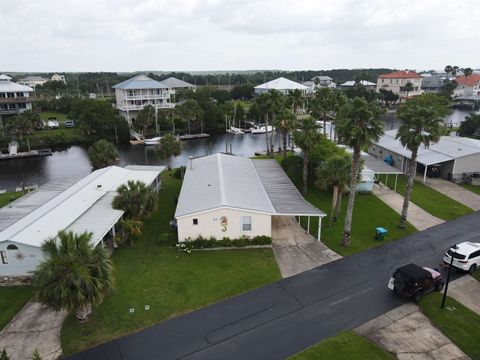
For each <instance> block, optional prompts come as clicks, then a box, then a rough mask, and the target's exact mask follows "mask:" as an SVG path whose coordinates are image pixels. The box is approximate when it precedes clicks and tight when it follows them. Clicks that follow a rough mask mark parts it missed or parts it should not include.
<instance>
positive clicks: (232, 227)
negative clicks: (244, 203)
mask: <svg viewBox="0 0 480 360" xmlns="http://www.w3.org/2000/svg"><path fill="white" fill-rule="evenodd" d="M223 216H225V217H226V218H227V222H228V224H227V226H226V230H225V231H222V229H223V227H222V225H221V220H220V218H221V217H223ZM242 216H251V218H252V230H251V231H242ZM193 219H198V225H193ZM177 226H178V241H180V242H183V241H185V240H187V239H188V238H191V239H196V238H197V237H199V236H202V237H204V238H207V239H208V238H210V237H214V238H216V239H217V240H221V239H222V238H224V237H228V238H230V239H238V238H240V237H242V236H249V237H254V236H258V235H266V236H272V220H271V215H270V214H262V213H254V212H249V211H245V210H236V209H225V208H222V209H216V210H212V211H208V212H204V213H200V214H196V215H190V216H186V217H181V218H178V219H177Z"/></svg>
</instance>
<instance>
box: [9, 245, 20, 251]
mask: <svg viewBox="0 0 480 360" xmlns="http://www.w3.org/2000/svg"><path fill="white" fill-rule="evenodd" d="M7 250H18V247H17V245H13V244H10V245H8V246H7Z"/></svg>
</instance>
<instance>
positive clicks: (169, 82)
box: [160, 77, 195, 89]
mask: <svg viewBox="0 0 480 360" xmlns="http://www.w3.org/2000/svg"><path fill="white" fill-rule="evenodd" d="M160 82H161V83H162V84H163V85H165V86H166V87H168V88H172V89H173V88H194V87H195V85H192V84H189V83H187V82H186V81H183V80H180V79H177V78H175V77H169V78H168V79H165V80H162V81H160Z"/></svg>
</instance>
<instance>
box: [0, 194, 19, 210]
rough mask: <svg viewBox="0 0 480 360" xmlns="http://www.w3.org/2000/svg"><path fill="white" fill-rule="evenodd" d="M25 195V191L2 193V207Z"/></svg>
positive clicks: (0, 195)
mask: <svg viewBox="0 0 480 360" xmlns="http://www.w3.org/2000/svg"><path fill="white" fill-rule="evenodd" d="M22 195H23V192H13V191H12V192H6V193H5V194H0V208H1V207H4V206H5V205H8V204H10V203H11V202H12V201H14V200H16V199H18V198H19V197H21V196H22Z"/></svg>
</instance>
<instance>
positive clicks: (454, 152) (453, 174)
mask: <svg viewBox="0 0 480 360" xmlns="http://www.w3.org/2000/svg"><path fill="white" fill-rule="evenodd" d="M396 135H397V130H396V129H394V130H389V131H386V132H385V134H384V135H383V136H382V137H381V138H380V139H379V140H378V141H377V142H375V143H374V144H373V145H371V146H370V147H369V149H368V152H369V154H371V155H373V156H375V157H377V158H378V159H381V160H385V159H386V158H388V159H387V160H391V162H392V165H393V166H394V167H396V168H397V169H400V170H401V171H402V172H406V171H407V168H408V162H409V161H410V157H411V155H412V152H411V151H410V150H408V149H407V148H406V147H404V146H403V145H402V144H401V143H400V140H397V139H395V136H396ZM417 164H420V165H423V167H422V169H419V170H422V172H423V174H422V175H423V180H424V181H425V180H426V176H427V172H428V169H429V167H431V166H435V167H437V168H440V176H441V177H442V178H445V179H448V180H452V181H462V180H463V178H464V174H466V175H470V174H472V173H474V172H479V171H480V140H475V139H470V138H465V137H460V136H442V137H441V138H440V140H439V141H438V142H437V143H435V144H431V145H430V147H429V148H424V147H420V148H419V149H418V156H417Z"/></svg>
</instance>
